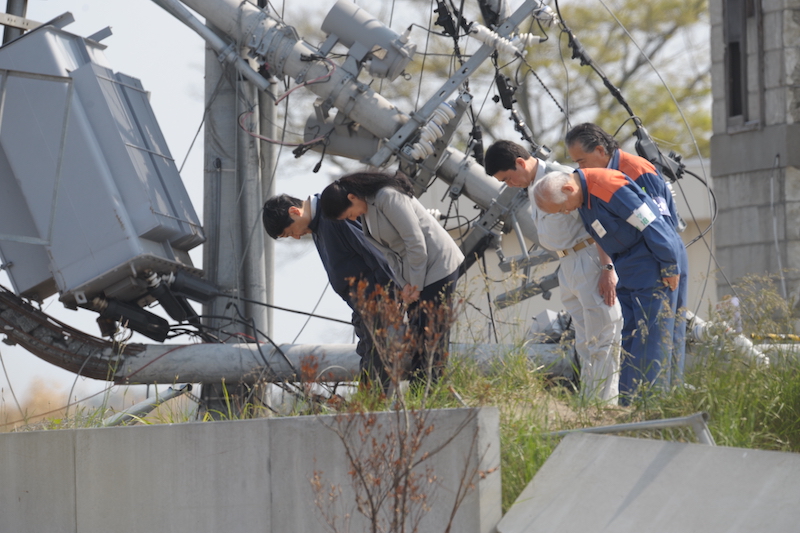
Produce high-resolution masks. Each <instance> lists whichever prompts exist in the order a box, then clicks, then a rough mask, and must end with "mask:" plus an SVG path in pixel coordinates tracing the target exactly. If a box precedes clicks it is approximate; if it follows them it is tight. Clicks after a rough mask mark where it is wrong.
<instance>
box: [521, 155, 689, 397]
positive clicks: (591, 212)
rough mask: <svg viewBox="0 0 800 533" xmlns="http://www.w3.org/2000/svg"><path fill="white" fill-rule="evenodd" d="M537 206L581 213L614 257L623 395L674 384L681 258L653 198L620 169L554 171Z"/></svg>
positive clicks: (539, 189) (537, 192) (537, 191)
mask: <svg viewBox="0 0 800 533" xmlns="http://www.w3.org/2000/svg"><path fill="white" fill-rule="evenodd" d="M533 195H534V199H535V201H536V205H537V206H538V207H539V208H540V209H542V210H543V211H545V212H546V213H570V212H572V211H574V210H578V214H579V215H580V217H581V220H582V221H583V223H584V226H585V227H586V231H587V232H589V234H590V235H591V236H592V237H594V239H595V240H596V241H597V242H598V243H599V244H600V246H601V247H602V248H603V250H604V251H605V252H606V253H607V254H608V255H609V256H610V257H611V259H612V260H613V261H614V266H615V268H616V270H617V274H618V276H619V282H618V284H617V298H618V299H619V302H620V305H621V306H622V314H623V319H624V324H623V329H622V347H623V349H624V350H625V352H627V353H626V357H625V358H624V359H623V361H622V368H621V373H620V385H619V389H620V400H621V402H622V403H623V404H625V403H628V402H629V401H630V398H631V397H632V396H633V395H634V394H636V393H637V389H638V388H639V386H640V385H642V384H647V385H648V386H649V387H663V386H666V385H669V383H670V379H671V376H670V372H671V365H670V357H671V354H672V336H673V332H674V328H675V313H676V310H677V296H678V292H677V289H678V286H679V280H680V274H681V272H680V264H679V263H680V256H681V250H682V249H683V242H682V241H681V239H680V237H679V236H678V233H677V232H676V231H675V228H673V227H672V225H671V224H669V222H667V221H666V220H665V219H664V218H663V217H662V216H660V215H659V214H658V213H659V209H658V207H657V206H656V204H655V202H653V200H652V199H651V198H650V197H649V196H648V195H647V194H645V193H644V192H643V191H642V189H641V187H639V186H638V185H637V184H636V183H634V182H633V180H631V179H630V178H629V177H627V176H625V174H623V173H622V172H620V171H618V170H613V169H606V168H591V169H580V170H576V171H575V172H574V173H572V174H569V173H566V172H551V173H549V174H547V175H545V176H544V177H543V178H542V179H541V180H540V181H538V182H537V183H536V185H535V186H534V191H533Z"/></svg>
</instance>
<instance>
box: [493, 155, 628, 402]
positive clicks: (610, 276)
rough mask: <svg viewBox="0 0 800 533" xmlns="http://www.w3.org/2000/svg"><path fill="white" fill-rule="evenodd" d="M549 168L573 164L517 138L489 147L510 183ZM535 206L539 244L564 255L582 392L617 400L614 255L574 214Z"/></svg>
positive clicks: (563, 277)
mask: <svg viewBox="0 0 800 533" xmlns="http://www.w3.org/2000/svg"><path fill="white" fill-rule="evenodd" d="M545 168H549V169H550V170H553V169H556V168H562V169H564V170H569V167H562V166H560V165H558V166H556V165H553V164H548V163H545V162H544V161H542V160H540V159H538V158H536V157H533V156H532V155H531V154H530V153H529V152H528V151H527V150H526V149H525V148H524V147H522V146H520V145H519V144H517V143H514V142H511V141H506V140H499V141H497V142H495V143H494V144H492V145H491V146H490V147H489V148H488V149H487V150H486V156H485V169H486V173H487V174H489V175H490V176H493V177H494V178H495V179H496V180H498V181H500V182H502V183H505V184H506V185H507V186H509V187H520V188H523V187H524V188H526V189H528V195H529V197H530V191H531V187H532V184H533V183H534V182H535V180H537V179H539V177H541V176H543V175H544V174H545ZM531 210H532V216H533V221H534V223H535V224H536V230H537V232H538V234H539V244H541V245H542V247H544V248H547V249H548V250H552V251H555V252H556V254H557V255H558V256H559V258H560V260H559V263H560V264H559V268H558V283H559V287H560V293H561V302H562V303H563V305H564V308H565V309H566V310H567V312H568V313H569V314H570V316H571V317H572V323H573V324H574V326H575V351H576V352H577V354H578V361H579V362H580V383H581V394H582V395H583V396H584V397H585V398H587V399H596V400H599V401H602V402H605V403H608V404H613V405H616V403H617V397H618V396H619V365H620V362H619V348H620V336H621V334H622V333H621V332H622V311H621V310H620V305H619V303H618V302H617V301H616V289H615V287H616V283H617V278H616V274H615V273H614V265H613V264H612V263H611V259H610V258H609V257H608V255H606V254H605V253H604V252H603V250H602V249H600V248H599V247H598V246H597V245H596V244H595V242H594V240H593V239H592V238H591V237H590V236H589V235H588V234H587V233H586V230H584V229H583V224H582V223H581V221H580V219H578V217H576V216H572V215H559V214H556V215H549V214H546V213H543V212H542V211H540V210H539V209H537V208H536V204H535V203H534V202H533V198H531Z"/></svg>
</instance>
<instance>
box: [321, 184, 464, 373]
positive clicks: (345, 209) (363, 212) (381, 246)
mask: <svg viewBox="0 0 800 533" xmlns="http://www.w3.org/2000/svg"><path fill="white" fill-rule="evenodd" d="M320 208H321V209H322V214H323V215H324V216H326V217H328V218H333V219H345V218H347V219H350V220H356V219H360V220H361V226H362V229H363V231H364V235H366V237H367V238H368V239H369V240H370V241H371V242H372V243H373V244H375V246H376V247H377V248H378V250H380V251H381V252H382V253H383V254H384V256H385V257H386V260H387V262H388V263H389V266H391V267H392V270H393V271H394V273H395V277H396V278H397V282H398V284H399V285H400V288H401V290H400V295H401V297H402V299H403V301H404V302H405V303H406V304H408V310H407V312H408V317H409V324H410V326H411V327H412V328H414V330H415V331H416V332H417V334H418V336H419V337H418V338H419V340H420V341H422V340H423V339H424V338H425V337H424V335H425V328H426V327H427V326H428V325H429V324H430V325H433V326H434V327H433V328H431V329H430V330H429V332H428V335H430V334H431V332H433V333H434V334H439V333H440V334H441V340H440V342H439V346H438V349H436V350H435V351H434V353H433V355H432V358H431V361H430V363H431V364H432V367H431V368H432V370H433V372H432V375H433V377H434V379H438V377H439V375H440V374H441V370H442V367H443V365H444V360H445V357H446V355H445V352H446V347H447V343H448V341H449V334H448V331H449V324H447V325H444V324H441V323H440V324H438V325H437V324H433V323H434V322H441V320H435V319H436V318H437V317H438V316H439V315H440V314H444V315H445V316H446V315H450V314H451V313H449V312H445V313H442V312H441V311H442V310H441V306H447V307H446V308H447V310H451V309H452V294H453V290H454V289H455V284H456V280H458V276H459V267H460V266H461V263H462V262H463V261H464V254H462V253H461V249H460V248H459V247H458V245H457V244H456V243H455V241H453V239H452V238H451V237H450V235H449V234H448V233H447V231H446V230H445V229H444V228H443V227H442V226H441V225H440V224H439V222H437V221H436V219H435V218H434V217H433V216H432V215H431V214H430V213H429V212H428V211H427V209H425V208H424V207H423V206H422V204H421V203H420V202H419V200H417V199H416V198H415V197H414V194H413V187H412V185H411V182H410V181H409V180H408V178H406V177H405V176H404V175H403V174H401V173H397V174H395V175H391V174H384V173H381V172H356V173H353V174H348V175H346V176H343V177H341V178H339V179H338V180H336V181H335V182H333V183H331V184H330V185H328V186H327V187H326V188H325V190H324V191H322V194H321V195H320ZM421 302H430V303H427V304H424V305H422V306H420V303H421ZM429 338H430V337H429ZM425 359H426V358H425V354H424V351H423V350H418V351H417V353H415V355H414V357H413V359H412V368H411V370H412V379H414V378H417V379H418V378H420V377H424V375H425V374H427V370H428V361H426V360H425Z"/></svg>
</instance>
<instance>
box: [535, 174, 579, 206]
mask: <svg viewBox="0 0 800 533" xmlns="http://www.w3.org/2000/svg"><path fill="white" fill-rule="evenodd" d="M571 179H572V174H569V173H568V172H562V171H560V170H556V171H554V172H549V173H547V174H545V175H544V176H542V177H541V178H539V179H538V180H536V183H535V184H534V185H533V198H534V199H535V200H536V205H537V206H539V208H541V207H542V204H544V203H549V204H555V205H561V204H563V203H564V202H566V201H567V193H565V192H564V191H562V190H561V189H562V188H563V187H564V185H566V184H567V183H568V182H569V181H570V180H571Z"/></svg>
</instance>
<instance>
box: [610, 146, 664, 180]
mask: <svg viewBox="0 0 800 533" xmlns="http://www.w3.org/2000/svg"><path fill="white" fill-rule="evenodd" d="M619 170H620V171H621V172H622V173H623V174H625V175H626V176H628V177H629V178H630V179H632V180H633V181H636V180H637V179H638V178H639V176H641V175H642V174H657V172H656V167H654V166H653V164H652V163H651V162H650V161H648V160H647V159H645V158H643V157H639V156H637V155H633V154H629V153H627V152H623V151H622V150H620V152H619Z"/></svg>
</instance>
